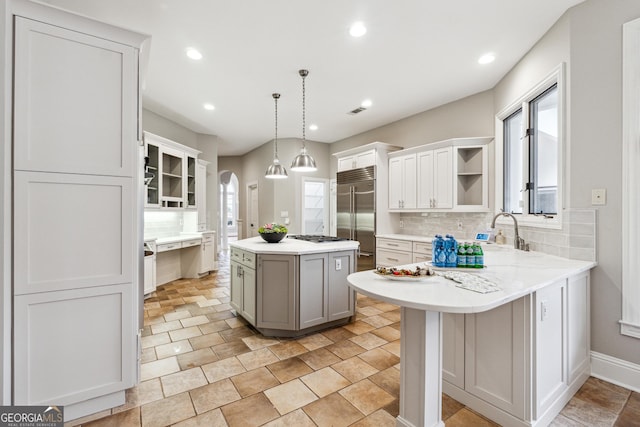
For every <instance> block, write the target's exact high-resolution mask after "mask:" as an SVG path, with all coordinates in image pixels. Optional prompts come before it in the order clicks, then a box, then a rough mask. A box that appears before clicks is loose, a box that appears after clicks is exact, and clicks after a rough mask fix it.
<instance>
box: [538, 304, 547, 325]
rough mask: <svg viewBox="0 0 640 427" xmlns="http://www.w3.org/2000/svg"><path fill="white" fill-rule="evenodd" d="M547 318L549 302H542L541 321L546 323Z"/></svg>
mask: <svg viewBox="0 0 640 427" xmlns="http://www.w3.org/2000/svg"><path fill="white" fill-rule="evenodd" d="M546 318H547V302H546V301H540V321H541V322H544V320H545V319H546Z"/></svg>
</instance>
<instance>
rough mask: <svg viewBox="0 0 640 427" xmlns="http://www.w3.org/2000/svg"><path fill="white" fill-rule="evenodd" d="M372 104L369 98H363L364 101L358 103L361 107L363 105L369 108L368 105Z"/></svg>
mask: <svg viewBox="0 0 640 427" xmlns="http://www.w3.org/2000/svg"><path fill="white" fill-rule="evenodd" d="M372 104H373V103H372V102H371V100H370V99H365V100H364V101H362V103H361V104H360V106H361V107H364V108H369V107H371V105H372Z"/></svg>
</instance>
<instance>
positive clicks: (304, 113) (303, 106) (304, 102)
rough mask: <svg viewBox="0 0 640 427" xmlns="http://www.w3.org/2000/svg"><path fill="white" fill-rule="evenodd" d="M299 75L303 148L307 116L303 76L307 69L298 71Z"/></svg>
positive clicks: (307, 73) (307, 72)
mask: <svg viewBox="0 0 640 427" xmlns="http://www.w3.org/2000/svg"><path fill="white" fill-rule="evenodd" d="M298 73H299V74H300V76H301V77H302V149H305V148H306V147H305V141H306V140H307V137H306V130H307V117H306V108H305V107H306V101H307V91H306V88H305V83H304V81H305V78H306V77H307V76H308V75H309V70H300V71H298Z"/></svg>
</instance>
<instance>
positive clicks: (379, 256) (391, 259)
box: [376, 242, 413, 267]
mask: <svg viewBox="0 0 640 427" xmlns="http://www.w3.org/2000/svg"><path fill="white" fill-rule="evenodd" d="M409 243H411V242H409ZM412 262H413V258H412V255H411V252H398V251H391V250H388V249H378V250H377V251H376V264H377V265H378V266H380V267H393V266H396V265H403V264H411V263H412Z"/></svg>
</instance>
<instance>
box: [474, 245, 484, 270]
mask: <svg viewBox="0 0 640 427" xmlns="http://www.w3.org/2000/svg"><path fill="white" fill-rule="evenodd" d="M473 255H474V267H475V268H484V252H483V251H482V247H481V246H480V244H476V245H474V248H473Z"/></svg>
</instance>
